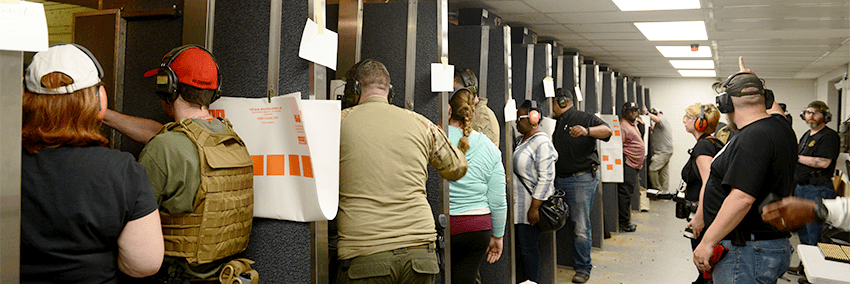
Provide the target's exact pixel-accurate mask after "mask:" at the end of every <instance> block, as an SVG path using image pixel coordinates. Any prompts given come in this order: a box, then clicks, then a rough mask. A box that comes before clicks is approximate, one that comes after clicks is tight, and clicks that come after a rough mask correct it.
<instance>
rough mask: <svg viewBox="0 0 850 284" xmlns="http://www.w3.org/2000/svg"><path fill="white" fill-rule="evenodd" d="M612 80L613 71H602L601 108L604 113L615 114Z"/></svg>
mask: <svg viewBox="0 0 850 284" xmlns="http://www.w3.org/2000/svg"><path fill="white" fill-rule="evenodd" d="M612 80H613V76H611V73H609V72H606V73H602V98H601V100H602V109H600V110H599V111H600V113H602V114H613V112H612V109H613V108H612V107H613V106H614V94H613V92H614V90H613V89H612V88H613V83H612V82H611V81H612ZM614 81H615V80H614Z"/></svg>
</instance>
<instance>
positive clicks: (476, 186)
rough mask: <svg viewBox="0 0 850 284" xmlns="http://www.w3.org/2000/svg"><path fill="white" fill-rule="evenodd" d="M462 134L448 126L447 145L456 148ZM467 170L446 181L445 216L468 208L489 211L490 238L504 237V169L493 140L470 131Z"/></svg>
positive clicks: (506, 213) (505, 214)
mask: <svg viewBox="0 0 850 284" xmlns="http://www.w3.org/2000/svg"><path fill="white" fill-rule="evenodd" d="M461 137H463V131H462V130H461V129H460V128H457V127H454V126H449V142H451V143H452V144H453V145H455V146H457V145H458V142H459V141H460V138H461ZM466 161H467V163H468V164H469V169H468V170H467V171H466V175H464V176H463V178H461V179H459V180H457V181H453V182H449V214H451V215H459V214H462V213H464V212H467V211H469V210H472V209H478V208H483V207H488V208H490V217H491V220H492V224H493V233H492V234H493V236H495V237H502V236H504V234H505V220H506V218H507V215H508V203H507V201H506V199H505V167H504V166H503V165H502V152H501V151H499V148H498V147H496V145H495V144H493V141H491V140H490V139H488V138H487V136H484V134H481V133H480V132H477V131H473V132H472V133H471V134H470V135H469V150H467V151H466Z"/></svg>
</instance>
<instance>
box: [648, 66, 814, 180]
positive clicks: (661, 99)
mask: <svg viewBox="0 0 850 284" xmlns="http://www.w3.org/2000/svg"><path fill="white" fill-rule="evenodd" d="M715 80H716V79H715V78H641V80H640V83H641V85H642V86H643V87H645V88H649V95H650V103H651V105H652V107H654V108H656V109H659V110H661V111H663V112H664V116H663V117H664V118H666V119H667V120H669V122H670V124H671V126H672V131H673V148H674V149H673V157H672V158H670V166H669V167H670V188H669V190H675V189H676V187H677V186H678V185H679V182H680V181H681V172H682V167H683V166H684V165H685V162H687V161H688V149H690V148H691V147H693V146H694V144H695V143H696V139H695V138H694V136H693V135H691V134H689V133H687V132H685V126H684V123H682V118H683V117H684V116H685V108H686V107H688V106H690V105H692V104H694V103H697V102H699V103H704V104H706V103H712V104H713V103H714V102H715V99H714V98H715V96H716V95H717V94H716V93H715V92H714V90H713V89H712V88H711V84H712V83H714V82H715ZM765 88H768V89H771V90H773V92H774V94H775V95H776V101H777V102H780V103H785V104H787V105H788V111H789V112H790V113H791V115H792V116H793V117H794V122H793V125H794V131H795V132H796V134H797V138H798V139H799V137H800V136H801V135H802V134H803V133H804V132H805V131H806V130H808V127H807V126H806V125H805V123H803V121H802V120H801V119H800V118H799V114H800V111H801V110H803V109H804V108H805V107H806V106H807V105H808V104H809V103H810V102H811V101H813V100H815V98H816V96H815V94H816V86H815V80H770V79H768V80H765ZM720 120H721V121H723V122H726V118H725V115H724V116H722V117H721V119H720Z"/></svg>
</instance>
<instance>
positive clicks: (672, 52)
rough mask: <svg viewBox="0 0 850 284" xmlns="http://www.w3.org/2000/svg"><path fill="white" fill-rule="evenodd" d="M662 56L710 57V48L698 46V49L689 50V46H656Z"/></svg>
mask: <svg viewBox="0 0 850 284" xmlns="http://www.w3.org/2000/svg"><path fill="white" fill-rule="evenodd" d="M655 48H657V49H658V51H659V52H661V55H664V57H711V48H710V47H708V46H700V47H699V50H697V51H691V47H690V46H656V47H655Z"/></svg>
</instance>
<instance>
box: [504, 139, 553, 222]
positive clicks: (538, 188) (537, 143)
mask: <svg viewBox="0 0 850 284" xmlns="http://www.w3.org/2000/svg"><path fill="white" fill-rule="evenodd" d="M556 161H558V152H557V151H555V145H553V144H552V140H551V139H549V136H548V135H546V133H543V132H538V133H536V134H534V135H532V136H531V137H530V138H528V140H525V141H523V142H522V143H520V144H519V145H517V147H516V149H514V156H513V164H514V165H513V166H514V171H513V173H512V174H511V187H512V188H513V191H514V192H513V194H514V197H515V198H514V200H513V201H514V202H513V212H514V224H528V215H527V214H528V209H529V208H531V198H532V196H531V195H529V194H528V191H529V190H530V191H531V192H532V193H533V194H534V195H533V197H534V199H537V200H546V199H549V197H550V196H552V193H553V192H554V191H555V184H554V181H555V162H556ZM523 184H525V186H527V187H528V190H526V188H525V186H523Z"/></svg>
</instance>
